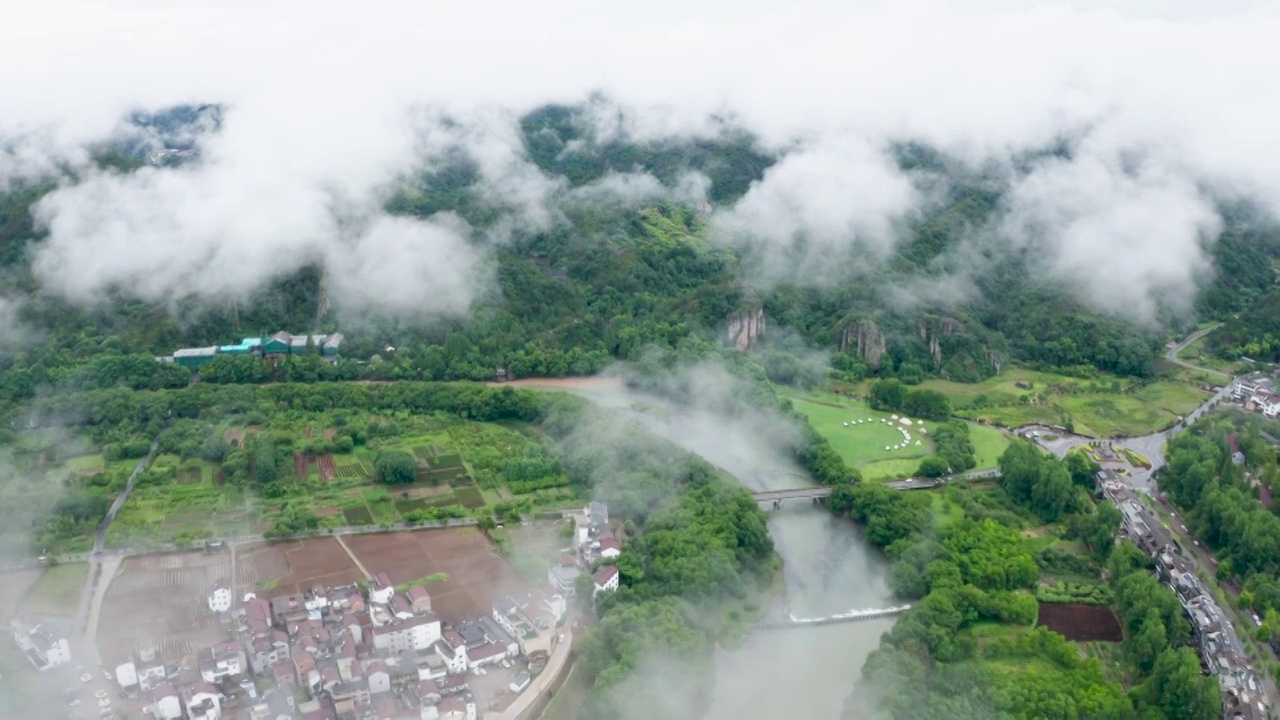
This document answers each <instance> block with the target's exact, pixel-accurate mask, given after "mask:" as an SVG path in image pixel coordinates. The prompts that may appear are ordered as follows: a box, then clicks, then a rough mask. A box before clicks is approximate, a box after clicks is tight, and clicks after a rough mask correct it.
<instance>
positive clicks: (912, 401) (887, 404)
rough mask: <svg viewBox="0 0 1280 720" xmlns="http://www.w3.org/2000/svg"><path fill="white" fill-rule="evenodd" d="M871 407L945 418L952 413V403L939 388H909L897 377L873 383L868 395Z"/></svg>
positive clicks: (906, 413)
mask: <svg viewBox="0 0 1280 720" xmlns="http://www.w3.org/2000/svg"><path fill="white" fill-rule="evenodd" d="M867 401H868V402H869V403H870V404H871V407H872V408H874V409H876V410H883V411H885V412H900V413H903V414H904V415H910V416H911V417H918V418H926V419H929V420H945V419H946V418H947V417H949V416H950V415H951V403H950V402H949V401H948V400H947V396H946V395H943V394H942V393H940V392H938V391H937V390H926V389H924V388H909V387H907V386H906V385H904V384H903V383H902V381H901V380H898V379H897V378H889V379H885V380H877V381H876V382H873V383H871V390H870V392H869V393H868V395H867Z"/></svg>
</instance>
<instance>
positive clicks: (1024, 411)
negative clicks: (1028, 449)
mask: <svg viewBox="0 0 1280 720" xmlns="http://www.w3.org/2000/svg"><path fill="white" fill-rule="evenodd" d="M921 387H925V388H929V389H931V390H937V391H939V392H941V393H943V394H944V395H946V396H947V398H948V399H950V401H951V407H952V411H953V412H955V413H956V414H957V415H959V416H961V417H965V418H968V419H971V420H980V421H984V422H987V423H992V424H997V425H1003V426H1005V427H1018V426H1020V425H1029V424H1032V423H1044V424H1049V425H1062V424H1065V423H1066V421H1067V420H1068V419H1070V421H1071V423H1072V424H1073V425H1074V428H1075V431H1076V432H1077V433H1080V434H1082V435H1088V436H1091V437H1119V436H1133V435H1146V434H1149V433H1152V432H1156V431H1158V430H1162V429H1164V428H1166V427H1168V426H1170V425H1172V424H1173V423H1174V422H1176V421H1177V419H1178V418H1179V417H1181V416H1182V415H1185V414H1186V413H1188V412H1190V411H1191V410H1194V409H1195V408H1196V407H1197V406H1198V405H1200V403H1202V402H1204V400H1206V399H1207V398H1208V396H1207V395H1206V394H1205V393H1204V392H1203V391H1201V390H1200V389H1199V388H1198V387H1197V386H1196V385H1194V384H1192V383H1188V382H1182V381H1177V380H1161V381H1157V382H1151V383H1147V384H1145V385H1144V384H1139V383H1134V382H1132V381H1130V380H1126V379H1120V378H1111V377H1101V378H1097V379H1093V380H1081V379H1079V378H1072V377H1067V376H1065V375H1055V374H1052V373H1042V372H1036V371H1034V370H1025V369H1020V368H1019V369H1013V370H1009V371H1006V372H1003V373H1001V374H999V375H997V376H995V377H993V378H989V379H987V380H985V381H983V382H981V383H973V384H969V383H956V382H950V381H947V380H929V381H926V382H924V383H923V384H922V385H921Z"/></svg>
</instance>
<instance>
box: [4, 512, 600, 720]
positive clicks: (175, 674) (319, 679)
mask: <svg viewBox="0 0 1280 720" xmlns="http://www.w3.org/2000/svg"><path fill="white" fill-rule="evenodd" d="M569 520H570V521H571V522H572V524H573V535H572V542H571V547H569V548H566V549H565V550H564V551H563V552H562V553H561V554H560V555H559V557H557V558H555V559H554V560H552V561H551V562H548V563H547V570H546V578H545V583H544V584H543V585H542V586H541V587H534V588H530V587H528V586H527V585H525V584H524V583H518V585H519V586H520V589H519V590H515V591H512V592H503V593H501V594H499V593H497V592H496V591H495V592H494V594H493V596H491V597H488V598H487V599H476V602H475V603H474V604H473V605H471V606H466V607H469V608H474V607H476V606H480V605H483V606H484V610H483V611H481V612H476V611H474V609H472V610H471V611H470V614H467V610H465V609H464V610H459V607H460V606H459V605H458V604H457V603H456V602H446V603H445V604H446V605H447V607H441V606H440V603H439V602H435V601H436V600H439V599H441V598H443V597H445V596H443V595H439V594H438V593H441V592H444V593H446V594H447V593H449V592H452V591H449V590H447V589H446V588H447V586H448V584H449V582H450V580H449V579H448V578H444V577H440V578H433V577H428V578H423V579H421V580H419V581H417V582H408V583H402V584H398V585H397V584H393V581H392V577H393V576H395V575H400V576H403V575H404V572H403V571H402V572H396V568H380V569H378V570H376V571H373V572H372V574H371V575H369V576H368V577H364V578H363V579H361V580H357V581H355V582H342V583H335V584H326V583H323V582H316V583H313V584H311V585H309V586H308V587H305V588H299V587H296V586H294V585H288V586H285V585H274V586H272V585H271V584H270V583H265V584H263V583H260V584H259V585H261V586H262V587H255V588H253V589H247V588H246V589H242V590H237V589H236V584H237V583H236V577H237V572H236V571H235V570H233V571H232V577H228V578H219V579H217V580H216V581H214V582H213V583H212V584H211V585H209V586H208V587H207V591H206V592H204V593H202V594H201V596H200V597H199V598H198V602H200V603H201V605H202V606H201V607H199V608H187V611H188V612H193V611H194V612H197V613H198V614H199V615H200V616H203V617H212V618H214V619H215V622H214V623H213V624H212V627H213V630H212V631H211V632H210V633H208V634H206V635H204V637H206V638H208V642H204V643H201V644H199V645H198V646H195V645H193V644H192V643H190V642H187V641H186V638H187V637H188V636H187V635H185V634H182V633H178V634H176V635H175V636H174V637H173V638H172V641H170V639H169V638H164V637H157V636H155V635H151V634H148V633H147V632H146V631H145V630H144V629H143V628H138V629H137V630H136V634H137V635H139V636H141V637H145V642H137V643H134V644H133V646H132V647H126V648H124V649H123V650H122V649H120V648H115V647H108V646H107V643H104V642H103V641H104V640H107V641H108V642H110V640H109V638H119V637H124V638H128V637H130V636H131V635H134V634H135V631H134V630H131V629H130V628H105V629H104V630H103V631H102V633H101V634H100V636H99V638H98V645H99V654H100V656H101V660H102V663H101V667H99V668H97V669H94V670H92V671H90V670H86V669H85V668H84V666H83V665H85V664H90V662H91V661H89V660H87V659H85V658H84V657H77V656H76V649H77V648H76V643H75V641H74V640H71V641H69V639H68V638H67V637H66V634H67V633H63V632H59V631H58V630H57V629H56V627H57V626H56V624H49V623H45V622H43V621H42V619H41V618H38V617H32V616H29V615H24V616H20V617H18V618H15V619H14V620H13V621H12V622H11V627H12V630H13V634H14V640H15V642H16V643H17V645H18V646H19V648H20V649H21V650H22V651H23V654H24V655H25V656H26V657H27V658H28V659H29V660H30V662H31V664H32V665H33V666H34V667H35V669H36V670H38V671H41V672H42V673H48V672H49V671H56V672H57V673H59V676H60V677H66V678H68V679H69V682H68V683H67V684H68V685H69V686H68V687H65V688H64V689H62V691H61V692H62V695H63V701H64V702H66V703H67V705H68V706H69V708H70V717H71V718H72V719H73V720H78V719H80V718H94V717H101V718H107V717H112V718H115V717H128V718H149V719H154V720H180V719H182V718H186V719H187V720H223V719H228V720H230V719H236V720H268V719H269V720H408V719H409V718H414V719H417V720H436V719H444V720H464V719H465V720H477V719H478V718H488V719H489V720H525V719H526V718H529V717H533V716H534V713H535V712H536V711H537V710H538V709H540V707H541V706H542V705H543V704H544V703H545V702H546V700H547V698H548V697H549V695H550V694H551V692H552V691H553V689H554V688H555V687H556V683H557V681H558V680H559V679H560V678H562V676H563V674H564V673H565V672H566V671H567V669H568V667H569V664H570V663H569V656H570V650H571V645H572V641H573V633H574V629H575V628H576V627H577V626H578V624H579V623H580V619H579V612H578V606H583V607H590V606H591V600H593V599H594V597H595V596H596V595H597V594H599V593H602V592H611V591H614V590H616V589H617V587H618V569H617V567H616V565H614V562H615V560H616V558H617V557H618V556H619V555H620V554H621V548H622V545H621V543H620V542H619V540H618V538H617V537H616V536H615V535H614V534H613V533H612V532H611V531H610V526H609V515H608V508H607V507H606V506H605V505H604V504H603V503H600V502H592V503H590V504H589V505H588V506H587V507H585V508H582V509H581V510H580V511H576V512H573V513H570V514H569ZM438 532H451V531H448V530H445V531H438ZM477 534H478V533H477ZM365 537H373V536H365ZM338 540H340V539H338ZM359 540H360V536H352V537H351V538H348V539H347V540H346V541H345V542H341V541H340V543H339V544H341V545H342V547H343V548H344V549H346V548H348V544H347V543H350V545H351V546H355V547H359V545H358V542H359ZM215 552H223V553H225V552H226V549H223V548H219V549H218V550H217V551H215ZM486 552H491V551H486ZM242 557H243V556H242ZM352 560H356V558H355V556H353V557H352ZM356 562H357V564H358V560H356ZM502 562H503V563H505V561H502ZM319 564H321V565H323V563H319ZM219 567H223V566H219ZM507 569H508V570H509V568H507ZM240 570H241V571H240V572H239V573H238V575H239V576H244V574H245V573H244V572H243V568H240ZM370 570H371V571H372V570H373V569H372V568H370ZM315 572H317V573H325V572H327V568H324V567H317V568H316V570H315ZM412 572H417V570H416V569H415V570H413V571H412ZM124 577H127V576H121V579H123V578H124ZM437 583H438V584H437ZM493 587H497V586H493ZM504 587H506V588H508V589H511V588H514V587H516V585H515V584H510V583H509V584H507V585H505V586H504ZM192 599H193V600H195V599H197V598H195V596H192ZM108 611H110V605H109V604H108V607H107V609H106V610H105V611H104V612H108ZM464 615H465V616H464ZM120 620H124V618H120ZM104 622H105V620H104ZM179 636H181V637H179ZM175 648H182V649H184V650H186V649H189V650H190V651H188V652H175V651H174V649H175ZM113 652H115V653H119V654H113ZM75 663H82V664H81V665H75ZM73 665H75V667H74V669H72V666H73ZM51 674H52V673H51ZM104 680H105V681H106V682H105V683H104V682H103V681H104Z"/></svg>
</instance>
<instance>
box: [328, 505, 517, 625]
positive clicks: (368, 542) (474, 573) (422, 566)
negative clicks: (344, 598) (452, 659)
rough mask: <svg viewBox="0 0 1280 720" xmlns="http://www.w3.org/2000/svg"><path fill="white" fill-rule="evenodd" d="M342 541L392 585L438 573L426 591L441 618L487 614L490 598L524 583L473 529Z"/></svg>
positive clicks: (353, 537)
mask: <svg viewBox="0 0 1280 720" xmlns="http://www.w3.org/2000/svg"><path fill="white" fill-rule="evenodd" d="M343 540H344V541H345V542H346V543H347V546H348V547H349V548H351V552H352V553H354V554H355V556H356V557H357V558H359V559H360V562H361V564H363V565H364V566H365V568H366V569H368V571H369V572H371V573H377V572H385V573H387V575H388V576H390V578H391V582H392V583H393V584H395V585H401V584H405V583H410V582H413V581H415V580H420V579H422V578H426V577H429V576H431V575H435V574H437V573H440V574H443V575H444V576H445V579H443V580H439V581H437V582H433V583H431V585H430V587H429V588H428V589H429V590H430V592H431V607H432V609H433V610H434V611H435V612H436V613H438V614H439V615H440V617H441V618H442V619H443V620H444V621H445V622H451V623H456V622H460V621H462V620H467V619H472V618H475V617H476V616H478V615H481V614H488V613H489V612H491V611H492V609H493V599H494V598H496V597H498V596H500V595H505V594H507V593H513V592H522V591H527V590H528V587H529V586H528V584H527V583H526V582H525V581H524V580H522V579H521V578H520V576H518V575H517V574H516V572H515V570H514V569H512V567H511V564H510V563H508V562H507V560H506V559H505V558H503V557H502V556H501V555H500V554H498V551H497V549H496V548H495V547H494V546H493V544H492V543H490V542H489V539H488V538H486V537H485V536H484V534H483V533H481V532H480V531H479V530H477V529H475V528H448V529H430V530H412V531H405V532H397V533H372V534H368V535H347V536H344V537H343ZM339 552H341V551H339Z"/></svg>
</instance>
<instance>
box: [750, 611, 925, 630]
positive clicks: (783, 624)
mask: <svg viewBox="0 0 1280 720" xmlns="http://www.w3.org/2000/svg"><path fill="white" fill-rule="evenodd" d="M910 609H911V606H910V605H898V606H896V607H887V608H870V609H867V610H850V611H849V612H844V613H838V614H836V615H828V616H826V617H815V618H807V617H796V616H795V615H794V614H792V613H787V617H786V619H776V620H765V621H764V622H762V623H760V624H759V625H757V626H756V627H757V628H758V629H761V630H786V629H790V628H799V627H821V626H823V625H840V624H843V623H852V622H865V621H867V620H876V619H879V618H886V617H893V616H895V615H901V614H902V613H904V612H906V611H908V610H910Z"/></svg>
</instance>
